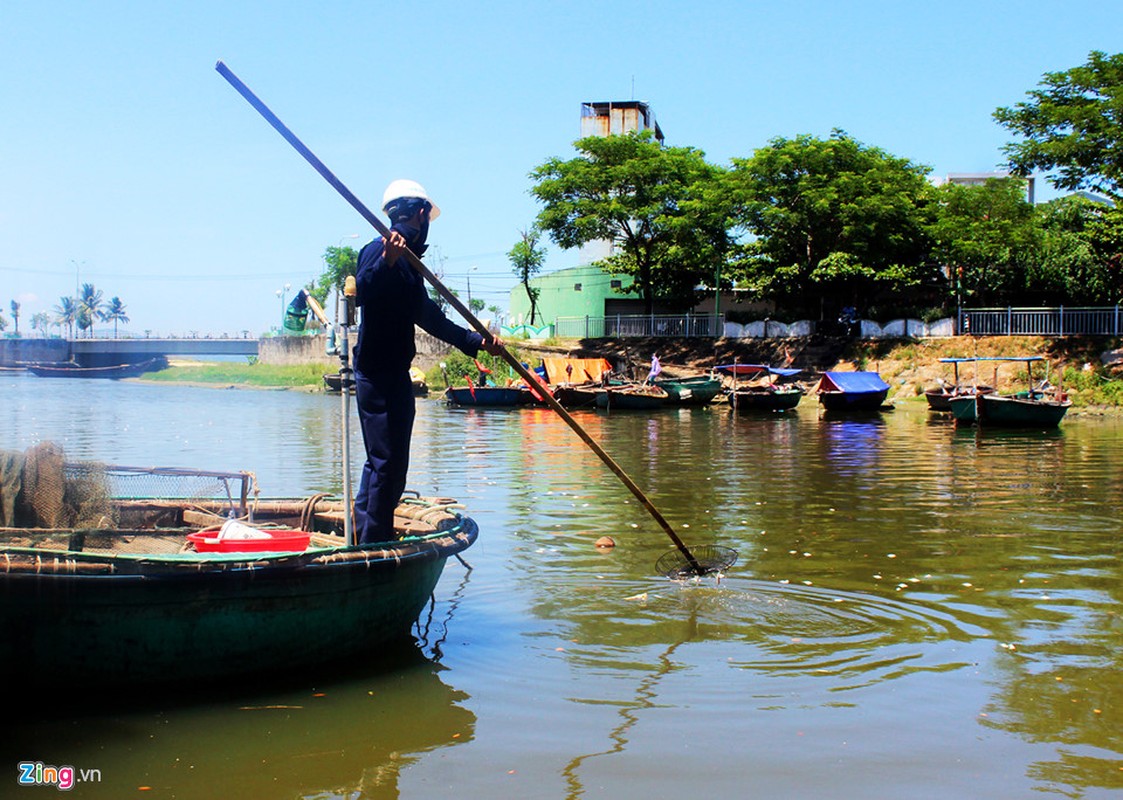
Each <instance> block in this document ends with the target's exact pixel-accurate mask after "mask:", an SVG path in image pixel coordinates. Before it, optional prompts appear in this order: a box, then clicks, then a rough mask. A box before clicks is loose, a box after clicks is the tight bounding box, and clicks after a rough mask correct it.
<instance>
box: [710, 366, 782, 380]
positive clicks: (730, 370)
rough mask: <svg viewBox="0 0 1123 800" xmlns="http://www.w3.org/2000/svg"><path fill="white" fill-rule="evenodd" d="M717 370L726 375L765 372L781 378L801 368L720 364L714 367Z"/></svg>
mask: <svg viewBox="0 0 1123 800" xmlns="http://www.w3.org/2000/svg"><path fill="white" fill-rule="evenodd" d="M714 369H715V370H717V371H718V372H724V373H725V374H727V375H738V376H740V375H759V374H761V373H766V374H768V375H779V376H780V377H781V378H792V377H794V376H796V375H798V374H800V373H801V372H803V370H801V369H789V368H787V367H770V366H769V365H768V364H722V365H721V366H719V367H714Z"/></svg>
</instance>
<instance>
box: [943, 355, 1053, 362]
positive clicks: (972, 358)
mask: <svg viewBox="0 0 1123 800" xmlns="http://www.w3.org/2000/svg"><path fill="white" fill-rule="evenodd" d="M1044 360H1045V356H966V357H963V358H941V359H940V363H941V364H963V363H966V362H970V361H1018V362H1022V363H1026V362H1030V361H1044Z"/></svg>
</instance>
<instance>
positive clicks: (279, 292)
mask: <svg viewBox="0 0 1123 800" xmlns="http://www.w3.org/2000/svg"><path fill="white" fill-rule="evenodd" d="M291 288H292V284H291V283H286V284H285V285H284V286H283V287H281V288H280V289H278V290H277V291H276V292H275V294H276V295H277V297H279V298H281V327H280V328H278V329H277V332H278V333H281V334H283V333H284V332H285V292H287V291H288V290H289V289H291Z"/></svg>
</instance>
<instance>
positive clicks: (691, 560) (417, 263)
mask: <svg viewBox="0 0 1123 800" xmlns="http://www.w3.org/2000/svg"><path fill="white" fill-rule="evenodd" d="M215 69H216V70H218V73H219V74H220V75H221V76H222V77H223V78H225V79H226V80H227V81H228V82H229V83H230V85H231V86H233V87H234V89H236V90H237V92H238V93H239V94H240V95H242V97H244V98H245V99H246V101H247V102H248V103H249V104H250V105H251V106H253V107H254V108H255V109H256V110H257V112H258V113H259V114H261V116H262V117H264V118H265V120H266V121H267V122H268V123H269V124H270V125H272V126H273V127H274V128H275V129H276V131H277V132H278V133H279V134H281V136H282V137H284V139H285V141H287V142H288V143H289V144H290V145H292V147H293V148H294V149H295V150H296V151H297V152H298V153H300V155H302V156H303V157H304V160H305V161H307V162H308V163H309V164H311V165H312V168H313V169H315V170H316V172H318V173H320V176H321V177H323V179H324V180H326V181H327V182H328V183H329V184H331V186H332V188H334V189H335V190H336V191H337V192H339V194H340V195H342V196H343V199H344V200H346V201H347V202H348V203H350V204H351V207H352V208H354V209H355V210H356V211H358V212H359V214H360V215H362V217H363V219H365V220H366V221H367V222H369V223H370V224H371V226H372V227H373V228H374V229H375V230H376V231H378V232H379V234H381V235H382V237H383V238H384V239H388V238H389V237H390V229H389V228H388V227H387V226H386V224H385V223H383V222H382V220H380V219H379V218H378V217H377V216H376V215H375V214H374V213H372V212H371V210H370V209H369V208H367V207H366V206H365V205H364V204H363V202H362V201H361V200H359V198H358V197H356V196H355V195H354V194H353V193H352V192H351V190H350V189H348V188H347V187H346V186H344V185H343V182H342V181H340V180H339V179H338V178H337V177H335V175H334V174H333V173H332V172H331V170H329V169H328V168H327V166H325V165H324V163H323V162H322V161H320V159H319V158H317V157H316V155H315V154H314V153H313V152H312V151H311V150H309V149H308V148H307V147H305V146H304V143H303V142H301V141H300V139H298V138H297V137H296V135H295V134H294V133H293V132H292V131H290V130H289V129H288V127H286V126H285V124H284V123H283V122H281V120H280V119H278V118H277V115H276V114H274V113H273V112H272V111H270V110H269V108H268V106H266V105H265V103H263V102H262V101H261V100H260V99H259V98H258V96H257V95H255V94H254V93H253V92H252V91H251V90H250V88H249V87H248V86H246V85H245V84H244V83H242V81H241V79H239V78H238V76H237V75H235V74H234V73H233V72H231V71H230V69H229V68H228V67H227V66H226V65H225V64H224V63H222V62H221V61H219V62H218V63H217V64H215ZM403 256H404V257H405V259H406V260H407V261H408V262H409V265H410V266H411V267H413V268H414V269H415V270H417V272H419V273H420V274H421V276H422V277H423V278H425V280H427V281H428V282H429V283H430V284H431V285H432V286H433V288H435V289H436V290H437V292H438V293H439V294H440V295H441V297H442V298H444V300H445V301H446V302H447V303H448V304H449V305H451V306H452V307H453V308H455V309H456V311H457V312H458V313H459V314H460V316H462V317H463V318H464V319H465V320H466V321H467V322H468V324H469V325H471V326H472V327H473V328H474V329H475V330H476V332H477V333H479V334H480V336H482V337H484V340H485V341H490V340H493V339H494V337H493V336H492V334H491V331H489V330H488V329H487V327H485V326H484V324H483V323H482V322H480V321H479V320H478V319H477V318H476V315H475V314H473V313H472V312H471V311H470V310H469V309H468V307H467V306H465V305H464V304H463V303H462V302H460V298H458V297H457V296H456V295H455V294H453V293H452V292H450V291H449V290H448V288H447V287H446V286H445V285H444V284H443V283H441V281H440V280H439V279H438V278H437V276H436V275H434V274H433V273H432V272H431V271H430V270H429V268H428V267H426V266H425V264H423V263H422V261H421V259H420V258H418V257H417V256H416V255H414V254H413V253H412V252H411V251H410V250H409V249H408V248H407V249H406V250H405V251H404V252H403ZM500 355H501V357H502V358H503V360H504V361H506V362H507V363H508V364H509V365H510V366H511V368H512V369H513V370H514V371H515V372H516V373H517V374H518V375H519V377H521V378H522V379H523V380H524V381H526V383H527V385H528V386H531V385H534V383H533V381H534V378H532V377H531V374H530V371H529V370H528V369H527V368H526V367H524V366H523V365H522V363H521V362H520V361H519V360H518V359H517V358H515V357H514V355H512V354H511V352H510V351H509V350H508V349H507V348H506V347H504V348H502V349H501V351H500ZM543 399H544V400H545V401H546V404H547V405H548V406H550V408H552V409H553V410H554V411H555V412H556V413H557V414H558V416H560V417H561V418H562V419H563V420H565V423H566V424H567V425H568V426H569V427H570V428H572V429H573V432H574V433H576V434H577V435H578V437H580V439H581V441H583V442H584V443H585V444H586V445H587V446H588V447H589V449H590V450H592V451H593V452H594V453H596V454H597V457H599V458H600V460H601V461H603V462H604V464H605V466H607V467H608V468H609V469H610V470H612V472H613V473H614V474H615V475H616V477H617V478H619V479H620V481H621V482H622V483H623V484H624V486H626V487H627V489H628V491H630V492H631V493H632V494H633V495H634V496H635V498H636V499H637V500H639V501H640V504H641V505H643V507H644V508H645V509H647V512H648V513H649V514H650V515H651V517H652V518H653V519H654V520H655V521H656V522H657V523H658V524H659V526H660V527H661V528H662V529H663V532H664V533H666V534H667V536H668V537H669V538H670V540H671V541H672V542H674V545H675V547H676V548H678V551H679V553H681V554H682V557H683V558H685V559H686V563H687V564H688V565H689V567H690V571H691V572H693V573H694V574H695V575H703V574H705V573H707V572H715V571H718V570H720V569H722V568H724V567H725V566H728V564H726V563H721V564H707V565H706V566H703V564H702V563H700V562H699V560H698V559H697V558H695V556H694V554H693V553H691V552H690V550H689V549H688V548H687V546H686V545H685V544H684V543H683V541H682V539H680V538H679V536H678V534H677V533H675V531H674V528H672V527H671V524H670V523H669V522H667V520H666V518H665V517H664V516H663V515H662V514H661V513H659V509H657V508H656V507H655V505H654V504H653V503H652V502H651V501H650V500H649V499H648V498H647V495H645V494H644V493H643V490H642V489H640V488H639V486H637V485H636V482H635V481H633V480H632V479H631V478H630V477H628V473H626V472H624V470H623V468H622V467H621V466H620V465H619V464H617V463H616V461H615V460H613V458H612V456H610V455H609V454H608V453H606V452H605V450H604V448H602V447H601V446H600V445H599V444H597V442H596V441H595V440H594V439H593V437H591V436H590V435H589V434H588V432H587V431H586V430H585V429H584V428H583V427H581V425H580V424H579V423H578V422H577V420H575V419H574V418H573V417H572V416H571V415H570V413H569V412H568V411H566V410H565V409H564V408H563V407H562V405H561V404H560V403H559V402H558V401H557V399H556V398H554V397H553V396H551V395H550V394H549V393H548V392H543ZM730 563H731V562H730Z"/></svg>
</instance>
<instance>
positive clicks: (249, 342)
mask: <svg viewBox="0 0 1123 800" xmlns="http://www.w3.org/2000/svg"><path fill="white" fill-rule="evenodd" d="M258 349H259V341H258V340H257V339H0V366H7V367H12V366H17V365H20V364H26V363H29V362H32V363H44V364H50V363H58V362H65V361H70V360H74V361H76V362H77V363H78V364H81V365H82V366H84V367H103V366H113V365H115V364H132V363H136V362H140V361H147V360H148V359H150V358H157V357H159V356H256V355H257V354H258Z"/></svg>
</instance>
